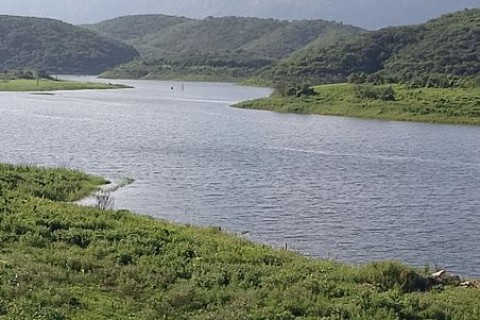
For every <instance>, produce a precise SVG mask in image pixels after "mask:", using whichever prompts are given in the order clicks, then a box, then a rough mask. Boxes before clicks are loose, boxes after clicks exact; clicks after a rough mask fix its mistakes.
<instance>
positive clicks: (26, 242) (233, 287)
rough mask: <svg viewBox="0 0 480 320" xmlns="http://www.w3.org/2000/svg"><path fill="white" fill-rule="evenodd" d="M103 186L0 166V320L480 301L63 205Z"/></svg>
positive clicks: (412, 274) (446, 313) (52, 172)
mask: <svg viewBox="0 0 480 320" xmlns="http://www.w3.org/2000/svg"><path fill="white" fill-rule="evenodd" d="M103 183H105V181H104V180H103V179H101V178H95V177H90V176H87V175H85V174H83V173H80V172H76V171H68V170H65V169H42V168H36V167H29V166H12V165H4V164H0V230H1V232H0V240H1V241H0V318H2V319H85V320H86V319H89V320H91V319H152V320H153V319H185V320H186V319H189V320H190V319H198V320H200V319H205V320H206V319H251V320H253V319H258V320H260V319H264V320H267V319H276V320H283V319H285V320H293V319H311V320H313V319H331V320H340V319H365V320H367V319H368V320H375V319H376V320H397V319H405V320H406V319H416V320H421V319H435V320H443V319H458V320H460V319H478V317H479V315H480V304H479V303H478V301H480V300H479V299H480V290H478V289H474V288H459V287H455V286H450V285H448V283H444V284H442V285H437V286H434V287H432V283H431V279H430V278H428V277H426V276H425V275H426V274H428V273H430V272H431V271H432V270H430V271H428V270H422V271H420V270H415V269H413V268H410V267H408V266H405V265H402V264H400V263H396V262H373V263H370V264H367V265H364V266H350V265H345V264H341V263H337V262H334V261H323V260H313V259H309V258H306V257H302V256H300V255H298V254H295V253H291V252H287V251H283V250H275V249H271V248H269V247H267V246H263V245H258V244H254V243H251V242H250V241H247V240H245V239H242V238H238V237H235V236H232V235H228V234H225V233H223V232H222V231H221V230H219V229H218V228H198V227H191V226H184V225H175V224H171V223H168V222H165V221H159V220H154V219H152V218H148V217H144V216H138V215H134V214H132V213H130V212H127V211H103V210H100V209H96V208H86V207H79V206H76V205H73V204H71V203H70V202H69V201H73V200H76V199H79V198H80V197H83V196H84V195H86V194H87V193H89V192H91V191H92V190H94V189H95V188H96V187H98V186H99V185H101V184H103Z"/></svg>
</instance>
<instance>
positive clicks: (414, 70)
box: [264, 9, 480, 84]
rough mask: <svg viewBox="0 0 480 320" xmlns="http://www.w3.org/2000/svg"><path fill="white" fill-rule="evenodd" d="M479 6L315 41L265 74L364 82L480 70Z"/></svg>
mask: <svg viewBox="0 0 480 320" xmlns="http://www.w3.org/2000/svg"><path fill="white" fill-rule="evenodd" d="M479 44H480V9H472V10H465V11H461V12H457V13H453V14H448V15H445V16H442V17H440V18H438V19H435V20H432V21H429V22H427V23H424V24H421V25H416V26H406V27H395V28H386V29H381V30H378V31H373V32H365V33H362V34H359V35H354V36H350V37H345V38H343V39H342V40H340V41H334V42H330V43H328V42H317V43H315V44H312V45H311V46H309V47H307V48H305V49H301V50H298V51H297V52H295V53H294V54H293V55H292V56H290V57H289V58H287V59H285V60H284V61H282V62H281V63H279V64H278V65H277V66H275V67H273V68H272V69H271V70H268V71H266V72H265V74H264V77H267V78H271V79H273V80H278V81H285V80H286V79H289V80H290V81H292V80H297V81H310V82H313V83H317V84H320V83H332V82H345V81H347V79H348V77H349V76H351V75H355V74H363V77H365V78H366V81H368V82H374V81H376V80H378V79H382V80H383V81H386V82H403V83H409V82H411V81H418V79H419V78H425V77H427V78H428V77H432V76H433V77H442V76H443V77H446V76H469V77H471V76H476V75H478V73H479V72H480V53H479V52H478V50H477V48H478V46H479Z"/></svg>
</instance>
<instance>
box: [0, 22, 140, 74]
mask: <svg viewBox="0 0 480 320" xmlns="http://www.w3.org/2000/svg"><path fill="white" fill-rule="evenodd" d="M136 56H138V52H137V51H136V50H135V49H134V48H132V47H130V46H128V45H126V44H124V43H122V42H120V41H117V40H113V39H110V38H107V37H104V36H100V35H98V34H97V33H95V32H92V31H89V30H85V29H83V28H80V27H77V26H74V25H71V24H68V23H64V22H61V21H58V20H52V19H41V18H25V17H14V16H0V69H2V70H11V69H16V68H23V67H36V68H40V69H45V70H48V71H50V72H57V73H84V74H85V73H92V74H93V73H98V72H101V71H104V70H105V69H107V68H110V67H114V66H116V65H118V64H121V63H126V62H129V61H131V60H132V59H134V58H135V57H136Z"/></svg>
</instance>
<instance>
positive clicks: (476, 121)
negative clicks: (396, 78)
mask: <svg viewBox="0 0 480 320" xmlns="http://www.w3.org/2000/svg"><path fill="white" fill-rule="evenodd" d="M282 88H284V87H282ZM293 88H295V87H293ZM282 90H285V89H282ZM288 90H289V88H287V91H288ZM314 90H315V94H314V95H305V94H302V93H301V91H300V94H297V92H299V91H298V90H297V91H295V92H296V93H295V94H290V95H288V94H287V95H285V94H283V96H282V94H281V92H277V94H274V95H273V96H272V97H270V98H267V99H259V100H254V101H247V102H243V103H240V104H238V105H237V107H240V108H250V109H261V110H272V111H277V112H294V113H303V114H321V115H334V116H345V117H358V118H372V119H383V120H402V121H423V122H438V123H457V124H473V125H480V87H476V86H473V87H455V88H424V87H423V88H415V87H409V86H407V85H399V84H397V85H368V84H367V85H355V84H331V85H322V86H317V87H314ZM283 92H285V91H283Z"/></svg>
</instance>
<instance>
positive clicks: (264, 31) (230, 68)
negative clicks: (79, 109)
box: [85, 15, 361, 81]
mask: <svg viewBox="0 0 480 320" xmlns="http://www.w3.org/2000/svg"><path fill="white" fill-rule="evenodd" d="M85 27H87V28H89V29H91V30H94V31H96V32H100V33H102V34H104V35H106V36H110V37H116V38H117V39H123V40H124V41H126V42H127V43H128V44H130V45H133V46H134V47H135V48H136V49H137V50H138V51H139V52H140V53H141V54H142V58H141V59H137V60H135V61H133V62H131V63H128V64H126V65H123V66H121V67H119V68H114V69H113V70H110V71H108V72H106V73H104V74H103V76H104V77H109V78H117V77H127V78H135V79H138V78H155V79H192V78H193V79H200V80H210V79H214V80H215V79H216V80H228V81H238V80H239V79H240V80H242V79H246V78H249V77H252V76H254V75H255V74H257V73H258V72H259V71H260V70H263V69H266V68H270V67H271V65H272V64H274V63H276V61H278V60H279V59H282V58H284V57H287V56H288V55H289V54H291V53H292V52H294V51H296V50H298V49H300V48H303V47H305V46H307V45H309V44H310V43H311V42H312V41H322V40H325V41H327V39H335V38H337V37H339V36H345V35H351V34H355V33H358V32H360V31H361V29H360V28H355V27H352V26H344V25H342V24H339V23H334V22H327V21H323V20H311V21H293V22H288V21H279V20H274V19H257V18H239V17H223V18H212V17H209V18H206V19H203V20H194V19H187V18H177V17H170V16H164V15H145V16H129V17H122V18H117V19H113V20H109V21H105V22H101V23H99V24H95V25H89V26H85Z"/></svg>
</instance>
